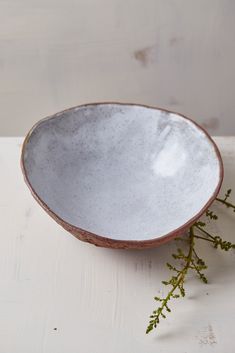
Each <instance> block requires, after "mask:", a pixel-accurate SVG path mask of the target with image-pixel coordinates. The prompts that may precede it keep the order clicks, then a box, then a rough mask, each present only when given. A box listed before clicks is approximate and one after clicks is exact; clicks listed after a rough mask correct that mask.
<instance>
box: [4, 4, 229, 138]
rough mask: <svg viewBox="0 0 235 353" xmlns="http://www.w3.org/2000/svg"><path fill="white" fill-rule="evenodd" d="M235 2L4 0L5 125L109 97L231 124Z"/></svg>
mask: <svg viewBox="0 0 235 353" xmlns="http://www.w3.org/2000/svg"><path fill="white" fill-rule="evenodd" d="M234 12H235V2H234V1H231V0H223V1H221V0H207V1H204V0H197V1H194V0H148V1H145V2H144V1H143V0H125V1H118V0H86V1H85V0H57V1H55V0H40V1H39V0H34V1H32V0H21V1H19V0H0V133H1V135H8V136H9V135H11V136H12V135H15V136H19V135H24V134H25V133H26V131H27V130H28V128H29V127H30V126H32V125H33V123H35V122H36V121H37V120H39V119H40V118H43V117H44V116H47V115H50V114H53V113H55V112H57V111H60V110H63V109H65V108H68V107H70V106H75V105H78V104H82V103H87V102H94V101H107V100H111V101H123V102H136V103H143V104H150V105H157V106H160V107H163V108H169V109H171V110H175V111H178V112H179V113H183V114H185V115H188V116H189V117H192V118H194V119H196V121H197V122H198V123H200V124H203V125H204V126H205V127H206V128H207V129H208V130H209V132H210V133H214V134H217V135H219V134H228V135H229V134H234V123H233V117H234V115H235V101H234V97H233V96H234V94H233V92H234V82H235V70H233V67H234V61H235V41H234V30H235V22H234ZM231 129H233V130H231Z"/></svg>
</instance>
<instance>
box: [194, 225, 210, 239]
mask: <svg viewBox="0 0 235 353" xmlns="http://www.w3.org/2000/svg"><path fill="white" fill-rule="evenodd" d="M195 227H196V228H197V229H199V230H200V231H201V232H203V233H205V234H206V235H207V236H208V237H210V238H211V239H213V240H214V239H215V238H214V237H213V235H211V234H210V233H208V232H207V231H206V230H205V229H203V228H201V227H200V226H198V225H195Z"/></svg>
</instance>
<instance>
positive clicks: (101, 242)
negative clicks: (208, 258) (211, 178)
mask: <svg viewBox="0 0 235 353" xmlns="http://www.w3.org/2000/svg"><path fill="white" fill-rule="evenodd" d="M99 105H122V106H136V107H142V108H148V109H153V110H157V111H162V112H165V113H168V114H176V115H178V116H179V117H181V118H183V119H186V120H188V121H190V122H191V123H192V124H194V125H195V126H196V128H197V129H199V130H200V131H202V132H203V133H204V135H205V138H207V140H208V141H209V142H210V143H211V144H212V146H213V148H214V150H215V153H216V157H217V159H218V162H219V181H218V184H217V186H216V188H215V190H214V192H213V193H212V195H211V197H210V198H209V200H208V201H207V203H206V204H205V205H204V206H203V207H202V208H201V210H200V211H199V212H198V213H197V214H196V215H195V216H193V217H192V218H190V219H189V220H188V221H187V222H186V223H184V224H183V225H181V226H180V227H178V228H176V229H174V230H172V231H171V232H169V233H167V234H164V235H161V236H160V237H157V238H151V239H147V240H125V239H123V240H122V239H113V238H108V237H107V236H102V235H97V234H95V233H92V232H90V231H87V230H85V229H82V228H80V227H77V226H75V225H72V224H70V223H69V222H67V221H65V220H64V219H63V218H61V217H59V216H58V215H57V214H56V213H55V212H54V211H53V210H52V209H50V207H49V206H48V205H47V204H46V203H45V202H44V201H43V200H42V199H41V198H40V196H39V195H38V194H37V192H36V191H35V189H34V187H33V186H32V184H31V183H30V181H29V178H28V176H27V171H26V168H25V163H24V155H25V149H26V145H27V143H28V142H29V139H30V136H31V134H32V133H33V131H34V130H35V129H36V128H37V127H38V126H39V125H40V124H41V123H42V122H44V121H47V120H49V119H52V118H56V117H58V116H60V115H61V114H63V113H65V112H69V111H72V110H74V109H76V108H83V107H88V106H99ZM20 165H21V169H22V173H23V177H24V181H25V183H26V185H27V186H28V188H29V190H30V192H31V194H32V196H33V197H34V198H35V199H36V201H37V202H38V203H39V205H40V206H41V207H42V208H43V209H44V210H45V211H46V212H47V213H48V214H49V215H50V216H51V217H52V218H53V219H54V220H55V221H56V222H57V223H58V224H60V225H61V226H62V227H63V228H64V229H66V230H67V231H69V232H70V233H71V234H73V235H74V236H75V237H76V238H78V239H80V240H82V241H86V242H89V243H92V244H94V245H96V246H101V247H107V248H117V249H144V248H151V247H156V246H158V245H161V244H163V243H166V242H168V241H170V240H171V239H174V238H176V237H177V236H179V235H182V234H183V233H184V232H185V231H187V230H188V229H189V228H190V226H192V225H193V224H194V223H195V221H196V220H197V219H199V218H200V217H201V216H202V214H203V213H204V212H205V211H206V210H207V209H208V207H209V206H210V205H211V204H212V202H213V201H214V200H215V198H216V196H217V195H218V193H219V191H220V188H221V185H222V182H223V178H224V166H223V161H222V157H221V154H220V151H219V148H218V147H217V145H216V143H215V142H214V140H213V139H212V137H211V136H210V135H209V133H208V132H207V131H206V130H205V128H203V127H202V126H200V125H199V124H198V123H196V122H195V121H194V120H193V119H191V118H188V117H187V116H185V115H183V114H181V113H178V112H175V111H172V110H168V109H165V108H160V107H157V106H151V105H147V104H139V103H128V102H118V101H117V102H116V101H105V102H102V101H101V102H92V103H85V104H80V105H76V106H73V107H71V108H68V109H64V110H62V111H60V112H57V113H55V114H52V115H49V116H47V117H45V118H43V119H40V120H39V121H37V122H36V123H35V124H34V125H33V126H32V128H31V129H30V130H29V132H28V133H27V135H26V137H25V138H24V141H23V145H22V148H21V157H20Z"/></svg>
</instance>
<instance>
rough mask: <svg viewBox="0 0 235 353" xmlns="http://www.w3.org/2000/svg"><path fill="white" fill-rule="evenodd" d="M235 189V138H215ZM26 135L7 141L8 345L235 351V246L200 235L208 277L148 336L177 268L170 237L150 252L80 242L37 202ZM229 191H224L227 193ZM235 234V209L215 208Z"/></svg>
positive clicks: (3, 348)
mask: <svg viewBox="0 0 235 353" xmlns="http://www.w3.org/2000/svg"><path fill="white" fill-rule="evenodd" d="M215 140H216V141H217V143H218V146H219V148H220V150H221V152H222V156H223V160H224V164H225V180H224V184H223V190H225V189H226V188H228V187H232V188H233V189H234V195H233V201H235V138H234V137H229V138H223V137H220V138H216V139H215ZM21 144H22V138H1V139H0V164H1V173H0V188H1V198H0V221H1V233H0V353H32V352H33V353H67V352H69V353H77V352H82V353H120V352H123V353H152V352H162V353H164V352H175V353H186V352H190V353H194V352H195V353H196V352H197V353H198V352H216V353H217V352H218V353H221V352H223V353H228V352H232V351H234V349H235V343H234V322H235V303H234V300H233V297H234V291H235V271H234V269H235V253H234V252H230V253H223V252H222V251H216V250H214V249H213V248H211V247H210V246H207V244H200V243H198V250H199V252H200V253H201V255H202V257H204V258H205V259H206V261H207V263H208V266H209V269H208V271H207V276H208V278H209V284H207V285H205V284H202V283H200V282H199V281H198V280H197V279H196V278H194V277H192V278H190V279H189V280H188V282H187V284H186V289H187V297H186V298H185V299H183V300H181V299H180V300H177V302H175V303H174V305H173V307H174V308H173V312H172V313H171V314H170V315H168V318H167V320H166V321H164V322H162V323H161V325H160V326H159V329H158V331H156V332H153V333H152V334H150V335H145V328H146V325H147V321H148V315H149V314H150V312H151V311H152V309H153V308H154V304H155V303H154V301H153V297H154V295H157V294H159V293H160V294H161V293H163V292H164V291H165V288H163V285H162V284H161V280H162V279H167V278H168V276H169V272H168V271H167V270H166V269H165V263H166V262H167V261H168V260H169V259H170V255H171V253H172V252H173V250H174V249H175V247H176V244H175V242H174V241H173V242H171V243H169V244H166V245H164V246H161V247H159V248H157V249H151V250H145V251H133V250H132V251H126V250H109V249H103V248H96V247H95V246H92V245H90V244H86V243H83V242H80V241H78V240H77V239H75V238H74V237H73V236H71V235H70V234H69V233H67V232H66V231H65V230H63V229H62V228H61V227H60V226H59V225H57V224H56V223H55V222H54V221H53V220H52V219H51V218H50V217H49V216H48V215H47V214H46V213H45V212H44V211H43V210H42V209H41V208H40V207H39V206H38V205H37V204H36V202H35V201H34V199H33V198H32V197H31V195H30V193H29V191H28V189H27V188H26V186H25V184H24V182H23V178H22V175H21V171H20V167H19V156H20V147H21ZM222 192H223V191H222ZM214 208H216V211H217V213H219V216H220V220H219V222H218V225H217V226H216V227H217V230H218V231H220V230H221V231H222V233H223V234H224V236H225V237H226V238H227V239H230V240H233V241H235V237H234V224H235V223H234V222H235V215H234V214H233V213H232V212H230V211H228V210H223V208H222V207H221V206H219V205H218V206H216V207H214Z"/></svg>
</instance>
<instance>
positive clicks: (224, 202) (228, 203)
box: [216, 197, 235, 211]
mask: <svg viewBox="0 0 235 353" xmlns="http://www.w3.org/2000/svg"><path fill="white" fill-rule="evenodd" d="M216 201H218V202H221V203H223V204H224V205H225V206H227V207H231V208H233V209H234V211H235V205H233V204H232V203H231V202H228V201H226V200H223V199H220V198H219V197H216Z"/></svg>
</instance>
